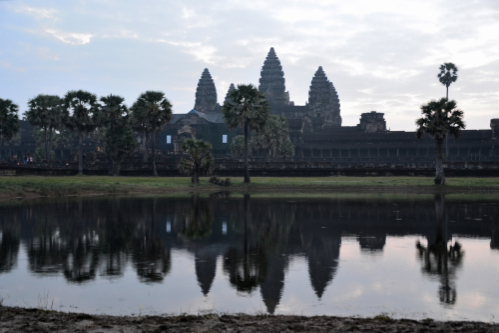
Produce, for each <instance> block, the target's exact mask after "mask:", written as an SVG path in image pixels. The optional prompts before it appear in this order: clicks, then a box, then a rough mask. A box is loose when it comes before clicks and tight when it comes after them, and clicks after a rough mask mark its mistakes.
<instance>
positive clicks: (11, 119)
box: [0, 98, 21, 146]
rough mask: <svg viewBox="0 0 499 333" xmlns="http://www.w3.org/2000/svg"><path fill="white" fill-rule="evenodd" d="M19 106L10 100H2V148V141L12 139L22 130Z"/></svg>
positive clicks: (0, 116) (0, 123)
mask: <svg viewBox="0 0 499 333" xmlns="http://www.w3.org/2000/svg"><path fill="white" fill-rule="evenodd" d="M18 111H19V106H17V104H14V103H12V101H11V100H10V99H1V98H0V146H1V144H2V140H7V141H8V140H10V139H12V138H13V137H14V136H15V135H16V134H17V133H18V132H19V130H20V129H21V124H20V123H19V116H18V115H17V112H18Z"/></svg>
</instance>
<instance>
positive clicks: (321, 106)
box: [307, 67, 341, 127]
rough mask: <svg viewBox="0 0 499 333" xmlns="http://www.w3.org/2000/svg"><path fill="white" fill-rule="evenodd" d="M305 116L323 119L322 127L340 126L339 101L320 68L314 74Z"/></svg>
mask: <svg viewBox="0 0 499 333" xmlns="http://www.w3.org/2000/svg"><path fill="white" fill-rule="evenodd" d="M307 115H308V116H310V117H318V118H323V119H324V126H325V127H328V126H341V116H340V99H339V98H338V93H337V92H336V89H335V88H334V85H333V83H332V82H330V81H329V80H328V79H327V76H326V73H324V70H323V69H322V67H319V69H317V71H316V72H315V75H314V78H313V79H312V84H311V85H310V90H309V92H308V104H307Z"/></svg>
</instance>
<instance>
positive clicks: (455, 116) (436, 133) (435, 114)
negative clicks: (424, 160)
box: [416, 98, 465, 185]
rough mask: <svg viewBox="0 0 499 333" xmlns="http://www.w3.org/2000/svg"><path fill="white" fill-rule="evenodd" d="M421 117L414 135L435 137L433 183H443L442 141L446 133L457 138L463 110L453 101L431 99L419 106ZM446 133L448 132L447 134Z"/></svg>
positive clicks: (461, 128) (460, 128) (460, 130)
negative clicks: (425, 134)
mask: <svg viewBox="0 0 499 333" xmlns="http://www.w3.org/2000/svg"><path fill="white" fill-rule="evenodd" d="M421 113H422V117H421V118H419V119H417V120H416V126H417V130H416V136H417V138H418V139H420V138H421V136H422V135H423V134H424V133H427V134H429V135H430V136H431V137H432V138H434V139H435V143H436V156H435V162H436V173H435V184H437V185H439V184H441V185H443V184H445V176H444V169H443V166H442V158H443V152H442V147H443V142H444V139H445V137H446V136H447V135H454V137H456V138H458V137H459V136H460V135H461V133H462V130H463V129H464V128H465V124H464V122H463V115H464V113H463V111H461V110H459V109H457V104H456V102H455V101H448V100H447V98H442V99H440V100H439V101H431V102H428V103H427V104H424V105H422V106H421ZM447 133H448V134H447Z"/></svg>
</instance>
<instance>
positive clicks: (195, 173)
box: [180, 139, 214, 184]
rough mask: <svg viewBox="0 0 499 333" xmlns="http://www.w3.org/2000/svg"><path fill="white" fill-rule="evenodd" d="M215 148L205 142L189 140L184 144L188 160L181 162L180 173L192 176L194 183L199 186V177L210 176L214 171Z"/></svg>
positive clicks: (183, 159)
mask: <svg viewBox="0 0 499 333" xmlns="http://www.w3.org/2000/svg"><path fill="white" fill-rule="evenodd" d="M212 148H213V147H212V146H211V144H209V143H208V142H205V141H203V140H194V139H187V140H185V141H184V142H183V143H182V150H183V151H184V152H185V153H187V154H188V156H189V157H188V158H182V159H181V160H180V171H181V172H182V173H185V174H189V175H192V183H193V184H199V176H204V175H208V174H210V173H211V172H212V171H213V166H214V158H213V154H212V153H211V149H212Z"/></svg>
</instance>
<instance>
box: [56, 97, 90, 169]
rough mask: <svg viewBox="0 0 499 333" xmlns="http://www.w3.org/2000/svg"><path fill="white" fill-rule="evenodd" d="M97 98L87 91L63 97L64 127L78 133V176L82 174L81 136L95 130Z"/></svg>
mask: <svg viewBox="0 0 499 333" xmlns="http://www.w3.org/2000/svg"><path fill="white" fill-rule="evenodd" d="M96 114H97V96H95V95H94V94H91V93H89V92H87V91H83V90H78V91H69V92H68V93H67V94H66V95H65V96H64V108H63V111H62V116H63V119H64V123H65V125H66V127H67V128H68V129H69V130H71V131H73V132H77V133H78V150H79V151H78V174H79V175H81V174H83V164H82V160H83V150H82V149H83V148H82V146H83V134H84V133H89V132H91V131H92V130H94V128H95V117H96Z"/></svg>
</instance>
